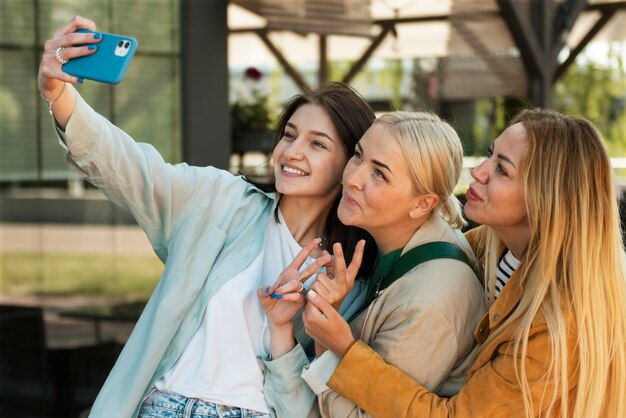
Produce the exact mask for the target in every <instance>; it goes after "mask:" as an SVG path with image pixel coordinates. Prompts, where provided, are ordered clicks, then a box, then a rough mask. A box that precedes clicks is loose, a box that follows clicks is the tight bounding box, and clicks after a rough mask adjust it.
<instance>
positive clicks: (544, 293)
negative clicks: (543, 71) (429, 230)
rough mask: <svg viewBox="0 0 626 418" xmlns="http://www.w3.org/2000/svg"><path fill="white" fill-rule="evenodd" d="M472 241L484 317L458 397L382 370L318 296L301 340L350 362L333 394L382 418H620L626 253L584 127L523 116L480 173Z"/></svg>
mask: <svg viewBox="0 0 626 418" xmlns="http://www.w3.org/2000/svg"><path fill="white" fill-rule="evenodd" d="M472 176H473V177H474V182H473V183H472V184H471V185H470V188H469V190H468V192H467V203H466V205H465V213H466V215H467V216H468V217H469V218H470V219H472V220H474V221H476V222H478V223H480V224H483V226H481V227H479V228H477V229H474V230H472V231H470V232H469V233H468V239H469V241H470V243H472V244H473V247H474V249H475V250H476V253H477V255H478V256H479V258H480V259H481V261H482V262H483V263H485V266H486V290H487V296H488V298H489V303H490V308H489V312H488V314H487V315H485V317H484V318H483V319H482V320H481V322H480V324H479V325H478V327H477V328H476V332H475V335H476V338H477V340H478V342H479V343H480V348H479V351H478V355H477V357H476V359H475V360H474V362H473V364H472V366H471V369H470V373H469V378H468V381H467V383H466V384H465V386H464V387H463V388H462V389H461V390H460V392H459V393H458V395H456V396H453V397H451V398H444V397H440V396H437V394H435V393H433V391H432V390H430V389H429V388H427V387H425V386H424V385H422V384H421V383H419V382H416V381H415V380H414V379H412V378H411V377H410V376H408V375H407V374H406V373H403V372H402V371H401V370H399V369H397V368H395V367H393V366H392V365H390V364H388V363H386V362H385V361H384V360H383V359H382V358H381V357H380V356H379V355H377V354H376V353H375V352H374V351H373V350H372V349H371V348H369V347H368V346H367V345H366V344H364V343H363V341H358V340H355V338H354V337H353V336H352V334H351V332H350V328H349V326H348V324H347V323H346V322H345V321H344V320H343V319H342V318H340V317H339V316H338V315H337V313H336V311H335V310H334V309H333V308H332V307H331V306H330V305H329V304H328V303H327V302H325V301H324V300H323V299H322V298H320V297H316V298H312V299H311V298H309V303H308V304H307V309H308V310H309V315H306V314H305V319H308V321H307V322H308V324H307V331H308V332H310V333H311V335H312V336H313V338H315V339H316V340H317V341H318V342H319V343H320V344H323V345H325V346H326V347H328V349H329V350H331V351H333V352H334V353H335V354H336V355H337V356H339V357H340V358H342V360H341V362H340V363H339V366H338V367H337V369H336V371H335V372H334V374H333V376H332V377H331V378H330V380H329V381H328V386H329V387H330V388H332V390H334V391H336V392H337V393H339V394H341V395H343V396H345V397H346V398H348V399H350V400H351V401H352V402H355V403H356V404H357V405H359V406H360V407H361V408H363V409H364V410H366V411H367V412H368V413H369V414H370V415H372V416H373V417H376V418H383V417H394V418H408V417H411V418H428V417H458V418H466V417H511V418H517V417H519V418H530V417H554V418H566V417H574V418H605V417H623V416H626V400H625V399H624V392H625V391H626V350H624V347H626V289H625V282H624V250H623V244H622V236H621V234H620V223H619V216H618V206H617V197H616V195H615V184H614V182H613V169H612V167H611V162H610V159H609V156H608V153H607V151H606V148H605V145H604V144H603V141H602V138H601V136H600V133H599V132H598V130H597V129H596V127H595V126H594V125H593V124H592V123H591V122H589V121H587V120H585V119H583V118H581V117H576V116H566V115H562V114H560V113H556V112H553V111H548V110H529V111H524V112H523V113H521V114H520V115H519V116H517V117H516V118H515V119H514V120H513V121H512V122H511V124H510V126H509V127H508V128H507V129H506V130H505V131H504V132H503V133H502V134H501V135H500V136H499V137H498V138H496V139H495V141H494V142H493V145H492V147H491V149H490V150H489V153H488V154H487V159H486V160H485V161H484V162H483V163H482V164H481V165H480V166H478V167H476V168H475V169H474V170H473V171H472Z"/></svg>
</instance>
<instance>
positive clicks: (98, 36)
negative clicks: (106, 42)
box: [93, 33, 102, 39]
mask: <svg viewBox="0 0 626 418" xmlns="http://www.w3.org/2000/svg"><path fill="white" fill-rule="evenodd" d="M101 36H102V35H100V34H99V33H94V35H93V39H100V37H101Z"/></svg>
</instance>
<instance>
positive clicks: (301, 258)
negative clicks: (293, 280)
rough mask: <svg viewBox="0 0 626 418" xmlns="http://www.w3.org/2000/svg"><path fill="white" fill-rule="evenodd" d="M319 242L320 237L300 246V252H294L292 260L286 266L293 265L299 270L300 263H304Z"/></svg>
mask: <svg viewBox="0 0 626 418" xmlns="http://www.w3.org/2000/svg"><path fill="white" fill-rule="evenodd" d="M320 242H322V240H321V238H315V239H314V240H313V241H311V242H309V243H308V244H307V245H305V246H304V247H302V249H301V250H300V252H299V253H298V254H296V256H295V257H294V259H293V261H292V262H291V263H290V264H289V266H287V267H293V268H294V269H296V270H300V267H302V264H304V262H305V261H306V259H307V258H309V256H310V255H311V253H312V252H313V251H314V250H315V249H316V248H317V246H318V245H319V244H320Z"/></svg>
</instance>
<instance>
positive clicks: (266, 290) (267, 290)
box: [265, 286, 270, 295]
mask: <svg viewBox="0 0 626 418" xmlns="http://www.w3.org/2000/svg"><path fill="white" fill-rule="evenodd" d="M269 291H270V288H269V286H268V287H266V288H265V294H266V295H267V293H268V292H269Z"/></svg>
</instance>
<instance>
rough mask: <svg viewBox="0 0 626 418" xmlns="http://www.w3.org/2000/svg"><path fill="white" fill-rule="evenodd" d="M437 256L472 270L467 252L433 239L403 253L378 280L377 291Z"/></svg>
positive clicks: (448, 243)
mask: <svg viewBox="0 0 626 418" xmlns="http://www.w3.org/2000/svg"><path fill="white" fill-rule="evenodd" d="M438 258H452V259H454V260H459V261H462V262H463V263H465V264H467V265H468V266H469V267H470V268H471V269H472V270H474V266H473V265H472V262H471V261H470V260H469V258H468V257H467V254H465V252H464V251H463V250H461V249H460V248H459V247H458V246H457V245H455V244H452V243H450V242H445V241H433V242H427V243H426V244H422V245H418V246H417V247H415V248H411V249H410V250H409V251H407V252H406V253H404V254H403V255H402V256H401V257H400V259H399V260H398V261H397V262H396V264H395V265H394V266H393V267H392V268H391V271H390V272H389V274H388V275H387V276H386V277H383V279H382V280H381V281H380V286H379V287H378V292H380V291H381V290H383V289H386V288H387V287H389V286H390V285H391V284H392V283H393V282H395V281H396V280H398V279H399V278H400V277H402V276H404V275H405V274H406V273H408V272H409V271H411V270H413V269H414V268H415V267H417V266H418V265H420V264H422V263H425V262H426V261H430V260H436V259H438Z"/></svg>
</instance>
